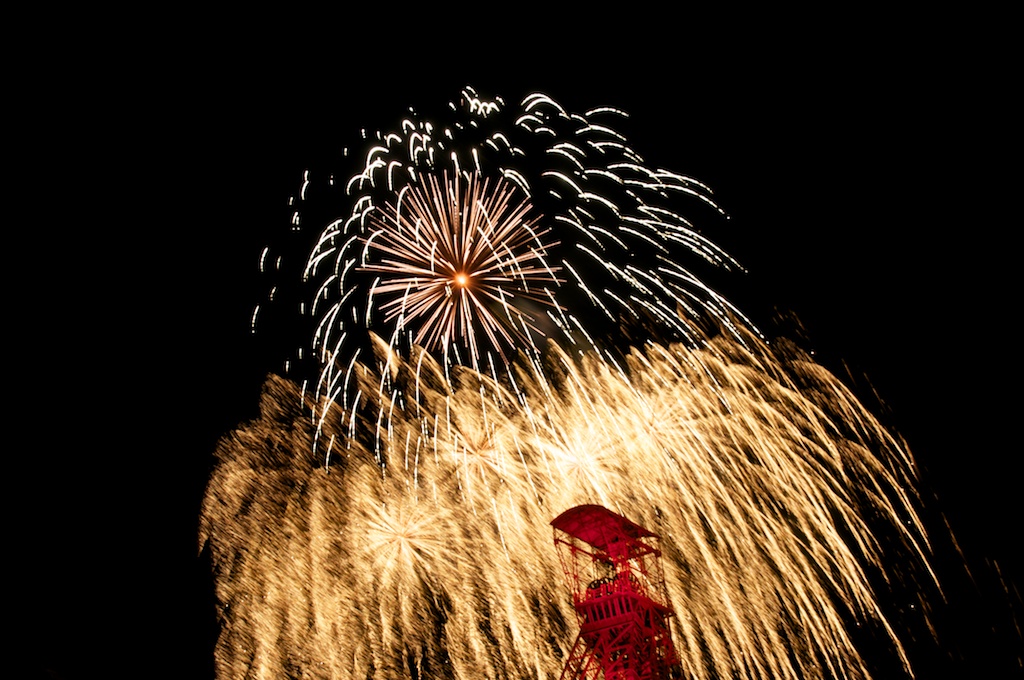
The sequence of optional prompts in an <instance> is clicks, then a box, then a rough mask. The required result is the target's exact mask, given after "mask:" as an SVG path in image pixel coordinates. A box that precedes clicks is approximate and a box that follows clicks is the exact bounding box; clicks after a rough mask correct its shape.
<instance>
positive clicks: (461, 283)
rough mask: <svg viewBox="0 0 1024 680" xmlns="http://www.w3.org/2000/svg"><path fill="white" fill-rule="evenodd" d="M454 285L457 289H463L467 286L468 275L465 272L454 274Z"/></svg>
mask: <svg viewBox="0 0 1024 680" xmlns="http://www.w3.org/2000/svg"><path fill="white" fill-rule="evenodd" d="M455 285H456V286H458V287H459V288H465V287H466V286H468V285H469V274H466V273H465V272H458V273H456V274H455Z"/></svg>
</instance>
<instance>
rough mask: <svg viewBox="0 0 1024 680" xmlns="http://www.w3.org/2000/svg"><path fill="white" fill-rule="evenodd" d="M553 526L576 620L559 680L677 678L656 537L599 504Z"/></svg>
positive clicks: (579, 509)
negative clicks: (572, 641)
mask: <svg viewBox="0 0 1024 680" xmlns="http://www.w3.org/2000/svg"><path fill="white" fill-rule="evenodd" d="M551 525H552V526H553V527H554V535H555V547H556V548H557V549H558V556H559V559H560V560H561V562H562V570H563V571H564V572H565V577H566V580H567V581H568V584H569V589H570V590H571V591H572V602H573V606H574V607H575V608H576V615H577V617H578V618H579V624H580V632H579V635H578V636H577V637H576V642H575V644H573V647H572V651H571V652H570V653H569V659H568V660H567V661H566V664H565V668H564V669H563V670H562V676H561V680H664V679H675V678H681V677H682V671H681V670H680V668H679V663H678V659H677V657H676V653H675V648H674V647H673V646H672V636H671V631H670V628H669V620H670V618H671V617H672V609H671V608H670V607H669V603H668V593H667V591H666V590H665V576H664V572H663V571H662V566H661V560H660V557H661V550H660V549H659V548H658V535H657V534H655V533H653V532H651V531H648V530H647V529H645V528H643V527H642V526H640V525H638V524H634V523H633V522H631V521H629V520H628V519H626V518H625V517H623V516H622V515H618V514H616V513H614V512H612V511H611V510H608V509H607V508H604V507H602V506H600V505H580V506H577V507H575V508H571V509H569V510H566V511H565V512H563V513H562V514H561V515H559V516H558V517H556V518H555V519H554V520H553V521H552V522H551Z"/></svg>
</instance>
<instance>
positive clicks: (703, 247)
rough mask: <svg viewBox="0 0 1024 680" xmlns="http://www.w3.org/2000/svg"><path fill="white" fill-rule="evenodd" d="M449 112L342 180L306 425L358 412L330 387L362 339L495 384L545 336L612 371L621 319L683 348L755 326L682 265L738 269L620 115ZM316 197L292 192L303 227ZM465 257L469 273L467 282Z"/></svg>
mask: <svg viewBox="0 0 1024 680" xmlns="http://www.w3.org/2000/svg"><path fill="white" fill-rule="evenodd" d="M451 110H452V112H453V115H454V122H452V123H451V124H449V125H446V126H443V127H442V126H439V125H435V124H434V123H433V122H431V121H429V120H422V119H418V118H415V117H410V118H408V119H406V120H404V121H402V123H401V125H400V128H399V130H396V131H391V132H386V133H385V132H379V133H377V134H376V137H375V139H374V140H373V141H372V146H371V147H370V148H369V150H368V151H367V152H366V154H365V156H364V161H363V166H362V168H361V169H360V170H359V171H357V172H356V173H355V174H354V175H352V176H351V177H350V178H348V179H347V180H346V181H344V182H340V183H339V186H343V187H344V189H345V191H346V196H345V199H346V201H347V204H348V208H347V212H346V213H345V214H342V215H335V216H334V217H333V218H332V219H330V220H329V221H328V223H327V224H326V226H324V227H323V228H322V230H321V232H320V233H319V235H318V237H317V238H316V243H315V245H314V246H313V248H312V250H311V251H310V252H309V254H308V257H307V262H306V266H305V271H304V277H305V279H306V280H307V281H308V282H311V283H313V284H314V287H315V292H314V293H313V295H312V300H310V301H309V302H308V304H307V305H306V308H308V309H309V310H310V312H311V313H312V314H313V315H314V316H315V326H316V333H315V334H314V337H313V338H312V350H313V353H314V356H316V357H317V359H318V361H319V362H320V369H319V371H320V372H319V376H318V378H317V379H316V388H315V390H314V399H313V403H314V404H316V405H317V406H316V408H317V409H318V410H317V411H316V413H315V414H314V420H315V422H316V426H317V428H318V429H320V430H322V429H323V428H324V423H323V418H324V416H325V414H326V411H325V410H324V409H320V407H319V405H320V404H324V405H325V406H326V409H327V410H330V407H331V406H332V405H333V403H335V402H336V401H338V402H341V403H342V405H343V407H344V409H343V410H344V411H345V413H344V414H343V415H342V418H343V419H345V420H351V418H352V417H353V415H354V414H353V413H352V408H353V407H352V404H353V403H354V402H355V401H356V399H357V395H356V394H355V393H354V392H352V386H351V385H349V386H348V387H345V386H344V378H342V377H341V376H344V375H345V374H346V372H347V370H348V367H349V366H350V365H351V363H352V358H353V357H354V356H357V355H360V356H361V357H362V358H361V359H360V360H364V359H365V357H366V344H367V342H366V339H365V336H366V331H371V332H374V333H376V334H377V335H380V336H381V337H383V338H385V340H386V341H387V342H388V344H389V346H390V347H391V348H392V351H394V352H396V353H397V354H398V355H400V356H406V357H407V356H409V355H410V352H411V351H412V349H411V348H412V347H413V346H414V345H417V344H419V345H423V346H425V347H427V348H428V349H430V350H431V351H433V352H435V353H436V354H439V355H440V358H441V359H442V362H443V363H444V364H445V366H446V370H449V369H450V368H451V367H453V366H456V365H465V366H469V367H471V368H473V369H475V370H478V371H481V372H489V373H491V374H492V376H495V377H498V376H505V377H503V378H502V379H503V380H506V381H507V379H508V378H507V374H508V371H509V364H510V358H511V356H514V354H515V353H516V352H517V351H521V352H524V353H527V354H529V355H531V356H533V357H534V359H533V360H534V361H537V360H538V359H537V357H538V356H539V354H541V352H540V351H539V350H538V347H540V346H542V344H543V341H545V339H551V340H554V341H557V342H559V343H562V344H564V345H565V346H567V347H575V348H576V349H577V350H578V351H580V352H585V351H588V350H590V349H592V348H594V345H595V344H596V345H597V349H598V350H599V351H601V352H603V353H605V355H606V357H607V358H608V359H609V360H611V361H619V360H621V351H623V350H624V348H622V347H619V348H615V347H613V345H614V343H613V342H611V341H609V340H608V338H609V337H612V336H615V333H609V329H615V328H617V327H618V326H619V325H620V323H621V322H623V321H628V322H639V321H640V320H641V319H645V320H647V321H648V322H650V323H652V324H653V325H655V326H656V327H657V329H658V330H657V335H658V337H659V338H660V339H662V340H666V341H674V340H681V341H684V342H687V343H690V344H694V343H699V342H702V338H703V334H702V333H701V332H700V331H699V330H698V329H699V328H702V324H704V323H705V322H707V321H708V320H711V322H713V323H714V324H716V325H718V326H724V327H725V328H727V329H729V331H730V332H732V333H733V334H734V335H735V337H741V336H742V334H741V333H739V328H738V327H737V324H738V325H739V326H743V327H747V328H749V327H752V326H751V324H750V323H749V321H748V320H747V319H746V318H744V317H743V315H742V313H741V312H740V311H739V310H737V309H736V308H734V307H733V305H732V304H731V303H729V302H728V301H727V300H726V299H725V298H723V297H722V296H720V295H719V294H717V293H716V292H715V291H714V290H713V289H712V288H711V287H709V286H707V285H705V284H704V283H703V282H702V281H701V279H700V278H699V277H698V276H697V275H696V273H695V272H694V271H693V268H692V267H691V268H688V267H687V266H684V264H683V263H682V260H684V259H689V260H692V261H693V262H694V264H697V263H699V264H701V266H712V267H719V268H725V269H734V268H738V265H737V263H736V262H735V261H734V260H733V259H732V258H731V257H730V256H729V255H728V254H726V253H725V252H724V251H723V250H722V249H721V248H719V247H718V246H717V245H715V244H714V242H712V241H711V240H710V239H708V238H707V237H705V236H704V235H703V234H701V233H700V231H698V230H697V229H696V228H695V227H694V225H693V224H692V223H691V221H690V220H688V219H687V218H686V217H684V216H683V215H682V214H680V213H679V212H678V209H677V207H676V206H677V204H678V203H679V202H680V201H683V202H687V201H689V202H690V203H691V204H692V205H695V206H699V208H700V209H701V210H702V211H707V212H709V213H711V214H719V213H722V211H721V209H720V208H719V207H718V206H717V205H716V204H715V202H714V200H713V199H712V196H711V192H710V190H709V189H708V187H706V186H705V185H703V184H702V183H700V182H698V181H696V180H694V179H692V178H690V177H686V176H684V175H680V174H677V173H674V172H670V171H668V170H665V169H662V168H657V167H648V166H647V165H646V164H645V163H644V160H643V158H642V157H641V156H640V155H639V154H637V153H636V152H635V151H633V150H632V149H631V148H630V147H629V146H628V145H627V140H626V139H625V137H624V136H623V135H621V134H620V133H618V132H617V131H616V130H614V129H613V128H612V127H611V126H610V124H609V123H610V122H612V121H614V120H616V119H620V118H622V117H624V116H625V115H626V114H624V113H623V112H622V111H619V110H617V109H612V108H608V107H601V108H595V109H593V110H590V111H587V112H585V113H582V114H577V113H571V112H569V111H567V110H566V109H564V108H563V107H562V106H561V105H559V104H558V103H557V102H556V101H555V100H553V99H552V98H551V97H549V96H547V95H543V94H534V95H530V96H528V97H526V98H525V99H524V100H523V101H522V103H521V104H520V105H519V106H518V107H508V106H506V104H505V102H504V100H502V99H501V98H495V99H494V100H485V99H483V98H481V97H479V96H478V95H477V94H476V92H475V91H474V90H472V89H471V88H466V89H465V90H464V91H463V92H462V95H461V99H460V101H459V103H457V104H456V103H452V104H451ZM310 181H311V180H310V179H309V178H306V179H305V182H307V183H308V182H310ZM331 181H332V182H333V180H331ZM310 193H312V192H311V191H307V190H306V184H305V183H304V185H303V192H302V193H301V195H300V197H299V199H298V201H297V209H296V215H297V216H298V215H300V214H301V213H302V211H303V210H305V209H306V206H307V205H308V203H309V201H305V200H304V199H303V196H306V195H307V194H310ZM492 193H493V194H494V196H489V195H488V194H492ZM312 200H314V199H313V198H310V201H312ZM296 221H297V222H299V223H302V222H303V220H301V219H299V217H296ZM314 228H315V227H314ZM467 261H472V262H474V263H475V264H476V265H477V266H478V268H477V269H476V270H474V271H473V272H470V271H463V267H464V266H465V264H466V262H467ZM467 276H470V277H473V276H476V277H478V278H475V279H472V280H470V279H467V278H465V277H467ZM467 282H468V283H469V285H466V284H467ZM385 383H386V381H385ZM382 387H383V388H385V389H386V388H387V385H386V384H384V385H382ZM360 401H361V403H365V400H362V399H361V400H360ZM343 439H344V436H343ZM317 440H318V441H319V440H320V438H319V437H318V438H317Z"/></svg>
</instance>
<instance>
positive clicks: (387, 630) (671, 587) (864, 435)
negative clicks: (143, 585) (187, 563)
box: [200, 88, 931, 680]
mask: <svg viewBox="0 0 1024 680" xmlns="http://www.w3.org/2000/svg"><path fill="white" fill-rule="evenodd" d="M451 114H452V116H454V122H451V123H450V124H449V125H448V126H443V125H435V124H434V123H431V122H427V121H426V120H421V119H408V120H406V121H403V123H402V125H401V128H400V130H397V131H394V132H389V133H380V134H378V135H376V136H372V135H371V136H370V140H369V142H370V144H369V150H368V151H367V152H366V154H365V156H361V157H360V158H361V159H362V160H361V161H360V163H361V167H360V168H359V169H358V170H357V171H356V172H355V173H354V174H352V175H351V176H350V177H349V178H345V179H339V178H336V177H334V176H329V177H327V178H326V179H325V181H324V182H322V183H321V184H319V185H314V183H312V180H309V178H307V182H305V183H304V184H303V186H302V188H301V190H300V193H299V196H298V197H297V199H296V201H295V206H296V212H295V216H294V218H293V226H294V227H295V231H299V232H301V231H302V229H309V230H311V232H312V233H311V236H312V239H311V246H310V247H308V248H307V249H306V251H305V252H304V253H303V254H302V258H301V266H296V265H294V264H290V261H289V260H288V255H289V253H288V252H286V251H282V252H276V251H275V250H274V249H273V248H269V249H268V250H267V251H266V252H265V253H264V256H263V258H262V259H261V265H262V267H263V268H264V270H265V271H266V272H267V273H268V275H275V276H276V278H274V284H273V285H274V288H273V289H272V291H273V292H272V294H271V295H270V296H268V300H267V301H266V302H265V303H264V304H263V307H265V308H274V307H275V306H277V307H280V306H281V305H283V304H285V303H284V302H282V301H283V300H284V301H287V300H290V299H291V298H289V297H288V296H289V295H290V294H291V292H290V291H291V289H289V286H291V288H292V289H298V290H301V291H304V292H305V293H306V294H307V298H306V299H303V300H301V306H297V311H296V312H295V315H294V319H295V323H296V324H297V325H299V326H301V327H302V328H308V329H309V331H310V337H309V338H307V339H306V344H305V347H302V348H300V351H299V352H297V353H296V355H295V357H294V360H295V361H294V363H293V364H291V365H290V372H291V373H294V374H295V375H294V376H292V375H286V374H285V372H282V374H280V375H271V376H269V377H268V379H267V381H266V383H265V386H264V392H263V397H262V403H261V411H260V415H259V417H258V418H256V419H254V420H253V421H251V422H248V423H242V424H240V425H239V426H238V427H237V428H236V429H235V430H234V431H233V432H231V433H230V434H229V435H227V436H225V437H224V438H223V440H222V441H221V442H220V445H219V447H218V449H217V452H216V461H217V464H216V467H215V469H214V471H213V473H212V476H211V478H210V480H209V484H208V487H207V493H206V497H205V501H204V506H203V512H202V523H201V532H200V534H201V535H200V540H201V544H202V545H204V546H208V548H209V550H210V553H211V556H212V561H213V566H214V576H215V585H216V594H217V599H218V602H219V604H220V617H221V618H220V621H221V626H220V637H219V640H218V642H217V647H216V652H215V655H216V664H217V672H218V677H219V678H222V679H227V678H282V677H295V678H298V677H303V678H359V679H360V680H362V679H364V678H406V677H415V678H463V679H471V678H472V679H477V678H501V679H509V680H512V679H520V678H535V679H538V680H539V679H541V678H557V677H558V676H559V674H560V673H561V672H562V669H563V667H564V666H565V663H566V659H567V658H568V656H569V654H570V651H571V646H572V643H573V637H574V635H575V626H576V615H575V612H574V610H573V606H572V602H571V601H570V599H569V598H568V597H567V595H566V593H565V587H564V583H563V575H562V572H561V568H560V566H559V563H558V558H557V556H556V555H555V554H554V552H553V551H552V550H551V524H550V523H551V520H552V519H553V518H554V517H556V516H558V515H559V514H560V513H562V512H564V511H565V510H567V509H568V508H571V507H575V506H578V505H585V504H596V505H601V506H604V507H606V508H609V509H611V510H613V511H614V512H616V513H619V514H622V515H624V516H627V517H629V518H630V519H631V520H633V521H635V522H637V523H638V524H639V525H641V526H643V527H647V528H649V529H650V530H651V531H653V532H655V533H657V534H658V535H659V536H660V537H661V548H662V550H663V558H662V559H663V563H664V572H665V574H664V575H665V585H666V588H667V591H668V599H669V600H670V601H671V602H672V604H673V608H674V610H675V617H674V618H673V630H672V635H673V639H672V643H673V648H674V649H675V652H676V654H677V656H678V657H679V665H680V667H681V669H682V671H683V673H684V677H688V678H700V679H707V680H711V679H712V678H724V677H736V678H751V679H753V678H794V679H796V678H806V677H835V678H868V677H872V664H871V663H870V661H869V660H868V659H867V658H866V657H865V653H864V650H863V649H862V647H863V645H864V643H865V639H866V635H865V633H864V631H870V632H871V636H873V638H875V639H880V640H882V641H884V643H885V646H886V649H887V650H888V653H889V654H890V655H891V656H892V657H893V658H894V659H895V664H896V666H897V667H899V668H902V669H903V671H904V672H906V673H907V674H909V673H910V662H909V660H908V658H907V656H906V653H905V641H904V640H902V639H901V637H900V635H899V633H898V631H897V630H896V628H894V626H893V624H892V621H891V614H890V609H889V608H888V607H887V606H886V603H885V601H884V598H885V596H886V593H885V592H884V586H885V585H886V584H887V583H890V584H891V583H894V582H897V581H903V580H911V579H914V578H917V577H921V578H922V579H924V580H928V579H930V578H931V573H930V569H929V566H928V558H927V555H928V547H927V541H926V537H925V532H924V529H923V525H922V522H921V520H920V518H919V515H918V512H919V508H918V500H917V497H916V495H915V491H914V489H915V486H916V479H915V475H916V472H915V468H914V463H913V460H912V458H911V456H910V454H909V452H908V451H907V449H906V447H905V446H904V445H903V443H902V442H901V441H900V440H899V439H897V438H896V437H894V436H893V435H892V434H891V433H889V432H888V431H887V430H886V429H885V428H884V427H883V426H882V425H881V424H880V423H879V421H878V420H877V419H876V418H875V417H874V416H873V415H872V414H871V413H870V412H869V411H868V409H866V408H865V407H864V406H863V405H862V404H861V403H860V402H859V401H858V399H857V398H856V397H855V395H854V394H853V393H852V392H851V391H850V390H849V389H848V388H847V387H846V386H845V385H844V384H843V383H842V382H841V381H840V380H838V379H837V378H836V377H835V376H833V375H832V374H831V373H829V372H828V371H827V370H826V369H825V368H823V367H822V366H820V365H818V364H817V363H815V362H814V360H813V359H812V358H811V357H810V356H808V355H807V354H806V353H804V352H803V351H802V350H801V349H800V348H799V347H797V346H796V345H794V344H792V343H790V342H787V341H786V340H784V339H774V340H770V341H769V340H766V339H765V338H763V337H762V336H761V334H760V333H759V332H758V331H757V330H756V329H755V328H753V326H752V324H751V323H750V322H749V321H748V320H747V319H745V318H744V317H743V316H742V314H740V312H739V310H737V309H735V308H734V307H733V305H732V304H730V303H729V302H728V301H726V300H725V299H724V298H723V297H721V296H720V295H718V294H717V293H715V292H714V291H713V290H712V289H711V288H710V287H709V286H707V285H705V284H704V283H703V280H702V278H701V277H700V276H699V275H698V274H697V273H696V272H697V271H698V270H699V268H700V267H704V266H708V267H725V268H735V267H736V266H737V265H736V263H735V262H733V261H732V259H731V258H729V257H728V256H727V255H726V254H725V253H724V252H722V251H721V250H720V249H719V248H718V247H717V246H715V245H714V244H713V243H712V242H711V241H710V240H708V239H707V238H706V237H704V236H702V235H701V234H700V232H699V231H698V229H697V228H696V227H695V226H694V224H692V223H691V222H690V220H689V219H688V218H685V217H683V215H682V212H680V208H678V207H677V205H680V204H681V205H683V206H684V207H685V206H690V207H691V208H692V209H693V210H694V211H697V212H701V211H707V214H711V215H717V214H719V211H718V208H717V206H716V205H715V203H714V201H713V200H712V199H711V194H710V192H709V191H708V189H707V188H706V187H704V186H703V185H702V184H700V183H699V182H696V181H695V180H692V179H689V178H686V177H684V176H682V175H678V174H676V173H672V172H669V171H666V170H662V169H658V168H650V167H647V166H646V165H645V164H644V161H643V159H642V158H641V157H640V156H639V155H638V154H636V153H635V152H634V151H632V150H631V149H630V148H629V147H628V146H627V145H626V143H625V138H624V137H623V136H622V135H620V134H619V133H617V132H616V131H615V130H614V129H612V128H611V127H610V124H609V123H607V122H604V121H605V119H606V118H608V117H612V118H614V117H620V116H622V115H624V114H622V112H620V111H617V110H614V109H595V110H592V111H589V112H587V113H586V114H575V113H571V112H569V111H567V110H565V109H564V108H563V107H561V106H560V105H559V104H557V103H556V102H555V101H554V100H553V99H551V98H550V97H547V96H546V95H531V96H530V97H527V98H526V99H525V100H524V101H523V102H522V103H521V105H520V106H518V107H510V106H506V104H505V102H504V101H502V100H500V99H495V100H493V101H487V100H483V99H482V98H480V97H478V96H477V95H476V93H475V92H474V91H473V90H471V89H468V88H467V89H466V90H465V91H464V92H463V93H462V96H461V98H460V99H459V101H458V103H453V104H452V106H451ZM318 192H319V194H318ZM318 200H319V202H318ZM324 205H329V206H331V208H329V209H325V208H323V207H322V206H324ZM318 206H319V207H318ZM337 206H341V207H340V208H337ZM335 208H337V209H336V210H335V212H334V213H331V210H334V209H335ZM688 262H692V265H693V266H690V264H687V263H688ZM289 267H291V268H289ZM289 272H291V273H297V274H298V275H299V278H298V280H295V281H292V282H291V283H289V281H288V280H287V275H288V273H289ZM282 291H283V293H282ZM266 312H267V310H266V309H261V310H258V311H257V314H255V315H254V318H255V319H256V320H257V323H261V318H262V317H261V314H264V313H266ZM288 313H291V311H290V310H289V311H288V312H287V313H285V314H283V315H282V314H280V313H278V316H277V317H276V318H277V319H279V320H280V319H291V318H292V317H289V316H288ZM893 559H899V560H900V561H901V563H902V564H903V565H904V568H903V569H902V570H901V572H900V573H899V574H890V573H889V572H888V571H887V570H886V568H885V565H886V564H889V563H890V560H893ZM880 589H881V590H880Z"/></svg>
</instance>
